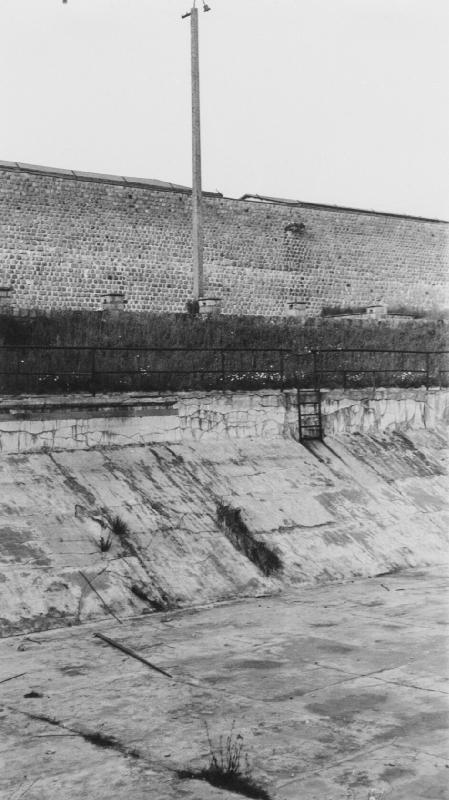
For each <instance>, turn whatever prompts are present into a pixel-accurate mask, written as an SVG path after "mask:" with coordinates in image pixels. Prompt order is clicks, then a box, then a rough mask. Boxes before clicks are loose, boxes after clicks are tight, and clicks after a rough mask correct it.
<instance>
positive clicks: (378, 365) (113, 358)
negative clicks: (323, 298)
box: [0, 345, 449, 394]
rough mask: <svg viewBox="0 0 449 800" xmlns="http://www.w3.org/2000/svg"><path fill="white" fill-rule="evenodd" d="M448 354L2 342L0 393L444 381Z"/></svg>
mask: <svg viewBox="0 0 449 800" xmlns="http://www.w3.org/2000/svg"><path fill="white" fill-rule="evenodd" d="M448 355H449V351H437V352H430V351H425V350H421V351H417V350H413V351H412V350H379V349H364V350H356V349H344V350H343V349H339V348H334V349H314V350H307V351H305V352H302V353H297V352H294V351H292V350H288V349H279V348H229V347H227V348H220V347H210V348H188V347H101V346H96V347H88V346H85V347H73V346H65V345H60V346H55V347H48V346H43V345H42V346H41V345H3V346H1V347H0V392H1V393H3V394H22V393H26V394H35V393H36V394H39V393H54V394H56V393H61V392H77V391H79V392H86V391H88V392H91V393H92V394H96V393H99V392H106V391H121V392H125V391H157V392H159V391H189V390H195V389H196V390H198V389H199V390H201V389H203V390H212V389H221V390H232V391H235V390H238V389H247V390H248V389H260V388H278V389H287V388H292V387H296V386H298V385H299V386H302V387H305V388H307V387H312V388H316V389H318V388H324V387H326V388H333V387H341V388H357V387H362V386H363V387H366V386H373V387H376V386H420V385H424V386H426V387H429V386H430V385H440V386H441V385H447V384H448V375H449V369H448V358H447V356H448Z"/></svg>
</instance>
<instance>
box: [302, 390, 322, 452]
mask: <svg viewBox="0 0 449 800" xmlns="http://www.w3.org/2000/svg"><path fill="white" fill-rule="evenodd" d="M297 402H298V432H299V441H300V442H303V441H307V440H310V439H320V440H321V439H322V438H323V425H322V419H321V392H320V390H319V389H301V388H300V387H299V386H298V388H297Z"/></svg>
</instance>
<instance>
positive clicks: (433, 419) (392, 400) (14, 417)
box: [0, 388, 449, 453]
mask: <svg viewBox="0 0 449 800" xmlns="http://www.w3.org/2000/svg"><path fill="white" fill-rule="evenodd" d="M322 416H323V430H324V435H325V436H338V435H341V434H353V433H369V434H373V433H384V432H393V431H403V430H408V429H415V430H417V429H424V428H426V429H430V430H432V429H435V428H437V427H439V426H440V425H441V424H443V423H445V422H446V421H449V389H429V390H426V389H424V388H421V389H376V390H375V391H373V390H370V389H357V390H355V389H353V390H345V391H343V390H340V389H334V390H332V391H327V392H323V402H322ZM282 438H293V439H297V438H298V409H297V397H296V391H295V390H289V391H286V392H281V391H278V390H268V389H266V390H262V391H257V392H185V393H180V394H177V395H164V396H158V397H157V396H132V395H128V396H127V395H124V396H122V398H121V399H117V396H115V397H114V396H113V395H110V396H109V397H107V396H101V397H97V398H86V397H84V398H82V397H76V396H73V397H71V398H64V399H62V398H58V399H55V398H46V399H45V398H44V399H43V398H36V397H35V398H27V399H23V400H12V399H11V400H9V401H8V400H3V401H2V402H0V452H2V453H30V452H51V451H53V450H55V451H57V450H89V449H91V448H93V447H111V446H124V445H130V444H140V445H145V444H158V443H170V442H181V441H185V442H192V441H193V442H201V441H217V442H218V441H221V440H225V439H232V440H235V439H237V440H238V439H262V440H265V439H282Z"/></svg>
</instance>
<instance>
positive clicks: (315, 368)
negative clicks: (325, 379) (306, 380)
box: [312, 350, 318, 391]
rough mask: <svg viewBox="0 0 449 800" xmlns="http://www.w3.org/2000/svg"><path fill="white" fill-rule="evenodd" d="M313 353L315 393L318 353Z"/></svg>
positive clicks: (315, 387)
mask: <svg viewBox="0 0 449 800" xmlns="http://www.w3.org/2000/svg"><path fill="white" fill-rule="evenodd" d="M312 353H313V388H314V389H315V391H316V390H317V389H318V353H317V351H316V350H313V351H312Z"/></svg>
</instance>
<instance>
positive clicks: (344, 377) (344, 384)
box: [342, 369, 346, 391]
mask: <svg viewBox="0 0 449 800" xmlns="http://www.w3.org/2000/svg"><path fill="white" fill-rule="evenodd" d="M342 376H343V391H345V390H346V370H345V369H343V370H342Z"/></svg>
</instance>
